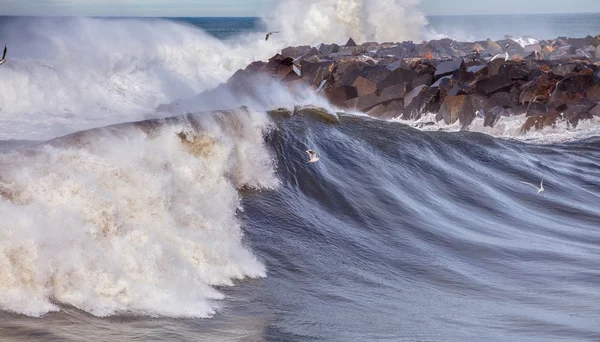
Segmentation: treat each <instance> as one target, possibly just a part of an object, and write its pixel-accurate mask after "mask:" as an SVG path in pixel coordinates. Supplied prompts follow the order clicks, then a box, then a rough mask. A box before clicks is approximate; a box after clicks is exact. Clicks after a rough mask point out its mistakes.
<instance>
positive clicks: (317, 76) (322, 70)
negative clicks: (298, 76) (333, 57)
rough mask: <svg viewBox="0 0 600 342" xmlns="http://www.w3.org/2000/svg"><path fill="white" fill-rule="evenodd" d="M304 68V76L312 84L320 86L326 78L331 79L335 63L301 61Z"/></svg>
mask: <svg viewBox="0 0 600 342" xmlns="http://www.w3.org/2000/svg"><path fill="white" fill-rule="evenodd" d="M300 66H301V69H302V78H303V79H304V80H306V81H307V82H308V83H309V84H310V85H312V86H317V87H318V86H319V85H320V84H321V83H322V82H323V81H324V80H329V79H330V78H331V77H332V72H333V68H334V66H335V64H334V63H333V62H331V61H326V62H319V63H310V62H307V61H302V62H300Z"/></svg>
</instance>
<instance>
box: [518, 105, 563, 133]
mask: <svg viewBox="0 0 600 342" xmlns="http://www.w3.org/2000/svg"><path fill="white" fill-rule="evenodd" d="M559 118H561V115H560V113H559V112H557V111H555V110H551V111H550V112H548V113H545V114H543V115H538V116H530V117H528V118H527V120H526V121H525V123H524V124H523V126H521V132H522V133H526V132H528V131H530V130H531V129H532V128H535V129H543V128H546V127H550V126H555V125H556V121H557V120H558V119H559Z"/></svg>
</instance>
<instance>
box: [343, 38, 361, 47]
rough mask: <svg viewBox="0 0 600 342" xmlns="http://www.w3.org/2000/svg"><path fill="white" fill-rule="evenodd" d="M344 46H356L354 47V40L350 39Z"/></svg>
mask: <svg viewBox="0 0 600 342" xmlns="http://www.w3.org/2000/svg"><path fill="white" fill-rule="evenodd" d="M344 46H348V47H356V46H358V45H356V42H355V41H354V39H352V38H350V39H348V42H346V45H344Z"/></svg>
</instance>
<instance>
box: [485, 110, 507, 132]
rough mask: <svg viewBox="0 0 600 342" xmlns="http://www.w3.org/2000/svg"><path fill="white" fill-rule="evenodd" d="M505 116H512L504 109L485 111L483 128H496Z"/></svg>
mask: <svg viewBox="0 0 600 342" xmlns="http://www.w3.org/2000/svg"><path fill="white" fill-rule="evenodd" d="M503 116H510V113H509V112H508V111H507V110H506V109H505V108H503V107H492V108H489V109H488V110H485V111H484V118H483V127H494V126H495V125H496V123H498V120H500V118H501V117H503Z"/></svg>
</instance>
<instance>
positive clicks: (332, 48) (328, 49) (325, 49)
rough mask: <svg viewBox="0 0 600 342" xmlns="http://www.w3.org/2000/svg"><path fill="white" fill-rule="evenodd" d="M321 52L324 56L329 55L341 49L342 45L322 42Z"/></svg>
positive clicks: (319, 48)
mask: <svg viewBox="0 0 600 342" xmlns="http://www.w3.org/2000/svg"><path fill="white" fill-rule="evenodd" d="M318 50H319V52H320V53H321V54H322V55H324V56H329V55H331V54H332V53H337V52H339V51H340V46H339V45H337V44H321V45H320V46H319V47H318Z"/></svg>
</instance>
